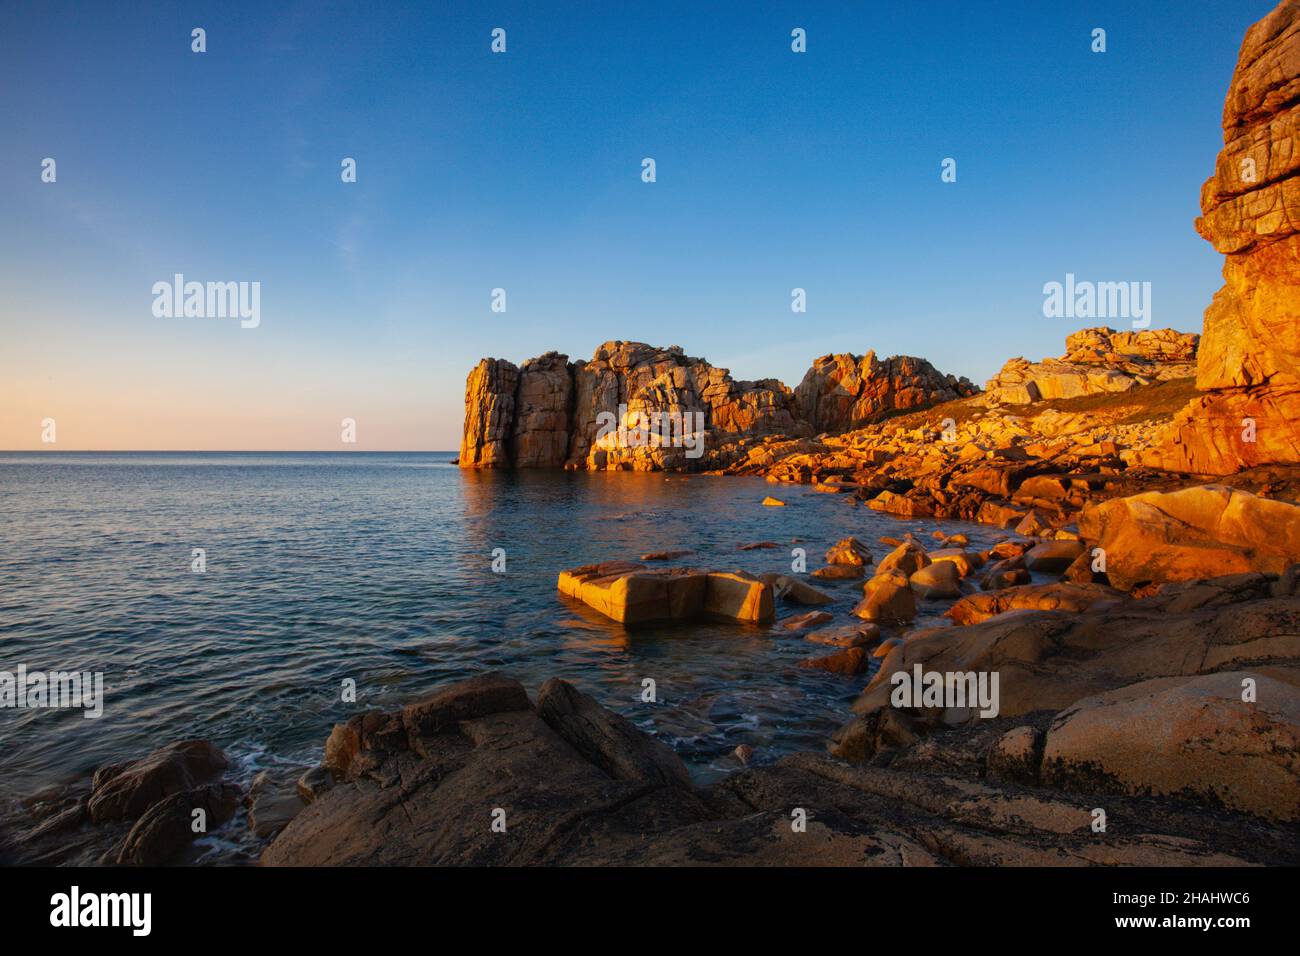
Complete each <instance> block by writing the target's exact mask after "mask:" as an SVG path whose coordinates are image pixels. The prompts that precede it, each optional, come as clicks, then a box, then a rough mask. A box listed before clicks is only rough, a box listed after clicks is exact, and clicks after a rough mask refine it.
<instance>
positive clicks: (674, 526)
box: [0, 452, 1002, 862]
mask: <svg viewBox="0 0 1300 956" xmlns="http://www.w3.org/2000/svg"><path fill="white" fill-rule="evenodd" d="M453 458H454V454H453V453H451V452H445V453H438V452H431V453H366V452H353V453H342V454H340V453H318V454H316V453H260V452H247V453H185V452H174V453H155V452H138V453H91V452H31V453H18V452H10V453H0V671H7V672H10V673H14V672H15V671H16V669H17V668H18V666H19V665H22V666H25V667H26V669H27V670H28V671H29V672H31V671H54V670H61V671H71V670H76V671H83V672H91V673H94V672H100V673H102V674H103V679H104V700H103V713H102V716H100V717H98V718H93V719H92V718H87V717H85V716H83V711H82V710H79V709H72V708H67V709H12V708H5V709H0V800H3V801H9V802H10V803H11V804H12V803H14V802H16V801H18V800H20V799H21V798H22V797H24V796H27V795H30V794H32V793H34V792H36V791H38V790H40V789H42V788H44V787H46V786H49V785H52V784H70V783H77V782H79V781H83V780H84V779H85V778H86V777H87V776H88V775H89V774H91V773H92V772H93V771H94V770H95V768H96V767H98V766H100V765H102V764H106V763H112V762H118V761H122V760H126V759H131V758H134V757H138V756H142V755H144V754H146V753H148V752H149V751H150V750H152V749H154V748H156V747H158V746H160V745H162V744H165V743H167V742H170V741H174V740H182V739H190V738H205V739H208V740H211V741H213V742H214V743H216V744H217V745H218V746H220V747H221V748H222V749H223V750H224V751H225V752H226V754H227V756H228V757H229V758H230V759H231V762H232V767H231V770H230V772H229V773H228V774H227V777H228V779H234V780H235V781H236V782H239V783H242V784H244V785H247V784H248V782H249V781H250V780H251V779H252V777H253V776H254V775H255V774H257V773H258V772H259V771H261V770H263V769H275V770H279V771H284V772H288V771H290V770H292V769H294V768H298V767H307V766H312V765H315V764H316V763H317V762H318V761H319V759H320V757H321V754H322V750H323V745H324V741H325V739H326V737H327V736H328V734H329V731H330V728H331V727H332V725H333V724H335V723H336V722H339V721H343V720H346V719H347V718H348V717H349V716H350V715H351V714H355V713H357V712H359V711H362V710H365V709H370V708H379V709H385V710H391V709H397V708H399V707H401V706H402V705H403V704H405V703H408V702H410V701H412V700H416V699H418V698H420V697H421V696H424V695H426V694H429V693H430V692H432V691H434V690H436V689H438V688H439V687H442V686H444V685H446V684H448V683H451V682H453V681H457V680H461V679H463V678H467V677H471V676H474V675H478V674H483V673H487V672H498V673H504V674H508V675H510V676H513V677H515V678H517V679H518V680H519V681H521V682H522V683H523V684H524V685H525V687H527V688H528V690H529V692H530V694H532V693H535V692H536V690H537V688H538V687H540V686H541V684H542V683H544V682H545V681H546V680H548V679H549V678H552V677H560V678H564V679H566V680H568V681H571V682H573V683H574V684H575V685H577V686H578V687H579V688H580V689H582V690H583V691H585V692H586V693H588V694H591V695H592V696H594V697H595V698H596V699H597V700H599V701H600V702H601V703H602V704H604V705H606V706H608V707H610V708H612V709H614V710H616V711H618V712H620V713H622V714H623V715H625V716H626V717H627V718H628V719H630V720H631V721H633V722H634V723H635V724H636V725H637V726H638V727H640V728H642V729H643V730H645V731H647V732H648V733H650V734H653V735H654V736H655V737H657V738H658V739H660V740H662V741H663V742H665V743H667V744H668V745H670V746H671V747H672V748H673V749H674V750H675V751H676V752H677V753H678V754H679V755H680V756H681V758H682V759H683V760H684V761H685V762H686V764H687V766H688V767H689V768H690V770H691V772H692V774H693V775H694V777H695V778H696V779H697V781H699V782H700V783H707V782H711V781H714V780H716V779H718V778H720V777H722V776H725V775H726V774H729V773H734V772H736V771H737V770H739V769H741V766H742V764H741V763H740V761H739V760H738V759H737V758H736V757H735V756H734V751H735V750H736V748H737V747H738V746H739V745H741V744H746V745H748V746H749V747H752V748H753V757H752V761H753V762H755V763H764V762H770V761H774V760H776V759H779V758H780V757H781V756H782V755H784V754H788V753H792V752H796V751H801V750H818V751H820V750H823V749H824V748H825V746H826V743H827V740H828V738H829V736H830V735H831V734H832V733H833V732H834V731H835V729H836V728H837V727H839V726H840V725H841V724H843V723H844V722H845V721H846V720H847V719H848V718H849V717H850V716H851V713H850V705H851V704H852V701H853V699H854V698H855V697H856V696H857V694H858V693H859V692H860V691H861V689H862V688H863V686H864V685H865V683H866V680H867V678H866V677H856V678H853V677H842V676H834V675H830V674H827V673H824V672H821V671H817V670H808V669H803V668H800V667H799V666H798V664H799V662H800V661H802V660H804V659H806V658H808V657H811V656H815V655H818V654H823V653H829V652H831V651H833V650H834V649H833V648H829V647H825V646H823V645H819V644H813V643H810V642H808V641H806V640H804V639H803V638H802V637H801V636H800V635H798V634H790V633H786V632H783V631H781V630H779V629H778V628H777V627H773V626H755V625H743V624H723V623H697V624H690V625H684V626H673V627H654V628H647V629H638V630H628V629H625V628H624V627H623V626H622V625H619V624H617V623H615V622H612V621H609V620H607V619H605V618H603V617H602V616H601V615H599V614H598V613H596V612H594V611H592V610H590V609H588V608H586V607H584V606H582V605H581V604H579V603H577V602H574V601H573V600H571V599H569V598H566V597H564V596H562V595H560V594H559V592H558V591H557V590H556V577H557V575H558V574H559V573H560V572H561V571H562V570H564V569H566V568H572V567H576V566H578V565H582V564H589V563H592V562H596V561H607V560H614V559H636V558H638V556H640V555H641V554H643V553H646V552H652V551H666V550H683V549H684V550H690V551H691V552H692V554H690V555H688V556H686V557H683V558H680V559H678V560H676V561H673V562H668V563H667V564H666V565H664V566H672V565H680V566H693V567H702V568H708V569H713V570H737V569H740V570H745V571H750V572H754V573H760V572H766V571H779V572H783V573H790V572H791V570H792V568H793V567H794V565H795V562H797V560H798V558H799V552H800V549H802V551H803V552H804V553H805V554H806V562H807V569H808V570H809V571H811V570H813V569H815V568H816V567H819V566H820V565H821V564H822V563H823V556H824V554H825V552H826V550H827V549H828V548H830V546H831V545H832V544H834V543H835V542H836V541H838V540H840V539H842V538H844V537H847V536H848V535H855V536H857V537H858V538H859V539H860V540H861V541H863V542H864V543H865V544H867V545H868V546H869V547H870V548H871V550H872V551H873V553H874V554H875V555H876V558H877V560H878V559H879V558H880V557H881V556H882V555H883V554H884V553H885V552H886V551H887V550H888V547H887V546H886V545H883V544H880V543H879V540H878V539H879V538H880V537H882V536H892V537H899V536H901V535H903V534H904V533H906V532H908V531H911V532H912V533H913V534H915V535H917V536H918V537H921V538H925V539H929V538H930V536H931V534H932V532H933V531H935V530H936V529H938V528H940V527H942V529H943V530H944V531H946V532H948V533H955V532H958V531H960V532H962V533H965V534H966V535H967V536H968V537H969V538H970V539H971V542H972V546H974V547H988V546H990V545H991V544H992V543H993V542H994V541H995V540H997V538H998V537H999V536H1000V535H1001V534H1002V533H1001V532H998V531H997V530H996V529H993V528H989V527H986V526H981V525H974V524H965V523H962V522H953V521H944V522H942V523H940V522H936V521H935V520H933V519H926V520H899V519H896V518H892V517H889V516H886V515H882V514H879V513H877V512H874V511H871V510H870V509H868V508H867V507H865V506H863V505H860V504H856V503H855V502H854V499H853V497H852V496H851V495H841V494H829V493H819V492H816V491H813V490H812V489H811V488H810V487H807V486H790V485H772V484H769V483H767V482H766V481H764V480H763V479H760V478H741V477H724V476H705V475H680V474H664V473H640V472H605V473H587V472H564V471H519V472H505V471H470V470H462V469H460V468H458V467H456V466H455V465H454V464H453V463H452V461H453ZM768 494H775V495H777V496H778V497H780V498H782V499H783V500H784V501H786V503H787V506H786V507H784V508H778V507H764V506H763V505H762V504H761V502H762V500H763V498H764V497H765V496H766V495H768ZM756 542H771V543H772V544H774V545H775V547H769V548H760V549H754V550H741V546H742V545H746V544H752V543H756ZM200 557H201V560H200ZM811 583H814V584H815V585H816V586H818V587H820V588H822V589H823V590H825V591H827V592H828V593H830V594H831V595H832V596H834V597H835V603H834V604H833V605H830V606H829V607H827V608H826V610H829V611H831V612H833V613H834V614H835V616H836V620H835V621H834V622H833V623H834V624H847V623H851V622H852V621H853V618H851V617H850V616H849V611H850V609H851V608H852V607H853V606H854V604H855V603H856V602H857V600H858V599H859V598H860V596H861V582H858V581H844V582H822V581H817V580H815V579H812V580H811ZM945 607H946V602H945V603H944V604H935V605H927V604H923V605H922V609H923V613H922V615H921V617H920V618H919V619H918V621H917V623H916V625H915V626H917V627H924V626H937V625H941V624H943V623H946V622H945V621H944V619H943V618H942V617H940V616H939V615H940V614H941V612H942V610H943V609H944V608H945ZM806 610H809V609H808V608H801V607H790V606H785V605H781V606H780V607H779V609H778V624H779V622H780V620H782V619H785V618H788V617H791V616H794V615H796V614H799V613H803V612H804V611H806ZM647 681H653V688H654V695H653V696H654V698H655V699H654V701H653V702H648V701H646V700H645V699H644V698H645V697H646V696H647V695H646V693H645V691H646V689H647V687H648V686H650V685H648V684H647V683H646V682H647ZM349 682H351V683H349ZM350 686H355V700H352V699H350V698H351V696H352V695H350V694H347V693H345V690H346V689H347V688H348V687H350ZM241 825H242V826H243V827H244V830H245V831H246V829H247V827H246V822H244V821H243V820H242V817H237V818H236V821H233V822H232V823H231V824H229V825H228V827H227V831H226V832H225V833H221V832H218V833H214V834H213V835H211V836H210V837H208V838H207V839H206V848H205V849H204V850H203V852H202V854H201V855H200V861H201V862H234V861H239V860H251V859H254V858H255V856H256V852H257V846H256V845H255V843H254V842H253V841H251V838H250V837H249V836H248V835H247V833H246V832H240V831H239V827H240V826H241Z"/></svg>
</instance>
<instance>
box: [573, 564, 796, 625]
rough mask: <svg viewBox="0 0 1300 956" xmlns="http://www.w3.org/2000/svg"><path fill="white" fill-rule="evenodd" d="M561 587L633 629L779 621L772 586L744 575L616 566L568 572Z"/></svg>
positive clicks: (607, 565)
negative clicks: (708, 619)
mask: <svg viewBox="0 0 1300 956" xmlns="http://www.w3.org/2000/svg"><path fill="white" fill-rule="evenodd" d="M557 588H558V589H559V591H560V593H561V594H565V595H567V596H569V597H572V598H576V599H577V600H579V601H581V602H583V603H584V604H586V605H587V606H588V607H591V608H594V609H595V610H597V611H599V612H600V613H601V614H604V615H605V616H606V617H608V618H610V619H611V620H614V621H618V622H619V623H621V624H623V625H625V626H628V627H634V626H637V625H647V624H667V623H684V622H688V621H695V620H698V619H699V618H701V617H711V618H716V619H722V620H732V621H744V622H750V623H760V624H761V623H767V622H768V621H771V620H772V618H773V616H774V609H773V601H772V587H771V585H770V584H767V583H765V582H763V581H760V580H759V579H757V578H754V577H752V576H750V575H748V574H744V573H743V572H734V573H732V572H710V571H699V570H695V569H692V568H658V569H648V568H646V566H645V565H643V564H635V563H630V562H625V561H611V562H605V563H603V564H589V565H584V566H582V567H580V568H574V569H572V570H569V571H563V572H561V573H560V576H559V579H558V581H557Z"/></svg>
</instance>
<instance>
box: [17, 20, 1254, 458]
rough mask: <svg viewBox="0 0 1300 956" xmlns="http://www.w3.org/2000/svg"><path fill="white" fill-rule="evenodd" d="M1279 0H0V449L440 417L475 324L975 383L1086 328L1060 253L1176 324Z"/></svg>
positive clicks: (413, 437)
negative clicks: (1226, 133) (1235, 106)
mask: <svg viewBox="0 0 1300 956" xmlns="http://www.w3.org/2000/svg"><path fill="white" fill-rule="evenodd" d="M1272 6H1273V3H1272V2H1271V0H1168V2H1165V0H1151V2H1141V3H1139V2H1134V0H1114V2H1112V0H1090V2H1086V3H1082V2H1081V3H1060V2H1046V0H1005V2H994V0H987V2H981V0H971V2H949V3H938V4H936V3H911V2H897V0H891V2H888V3H884V2H840V3H829V2H828V3H822V2H816V3H810V2H801V3H761V2H759V3H755V2H746V3H699V2H680V3H677V2H655V3H646V4H642V3H622V2H610V0H604V2H598V3H597V2H592V3H543V2H527V3H525V2H520V3H494V2H484V0H470V2H454V3H447V2H431V0H421V2H411V3H396V2H385V3H378V2H373V0H371V2H356V3H351V2H349V3H344V2H336V3H326V2H320V3H284V4H280V3H275V4H272V3H265V2H257V3H239V2H229V0H222V2H211V3H188V2H177V0H166V2H156V3H154V2H141V0H133V2H129V3H128V2H108V0H103V2H81V3H67V2H39V3H37V2H7V3H5V4H3V5H0V448H7V449H28V448H32V449H36V448H50V447H54V448H65V449H258V450H261V449H285V450H291V449H292V450H298V449H323V450H340V449H343V448H345V447H355V448H357V449H361V450H365V449H370V450H383V449H394V450H396V449H448V448H454V447H456V446H457V445H458V443H459V438H460V429H461V423H462V416H463V404H462V403H463V395H464V386H465V376H466V373H467V372H468V371H469V369H470V368H471V367H472V366H473V365H474V363H475V362H476V361H477V360H478V359H479V358H480V357H481V356H485V355H492V356H497V357H502V358H508V359H510V360H512V361H515V362H519V361H522V360H523V359H526V358H529V357H531V356H534V355H537V354H540V353H542V352H544V351H547V350H549V349H557V350H559V351H563V352H567V353H568V354H569V355H570V356H571V357H572V358H587V357H590V355H591V353H592V351H593V349H594V348H595V347H596V345H598V344H599V343H601V342H603V341H606V340H609V339H619V338H622V339H635V340H640V341H647V342H651V343H654V344H659V345H671V344H677V345H681V346H682V347H683V348H685V349H686V351H687V353H688V354H691V355H697V356H702V357H704V358H707V359H708V360H709V361H711V362H713V363H714V364H717V365H723V366H726V367H728V368H730V369H731V370H732V373H733V374H734V375H735V376H736V377H737V378H759V377H766V376H776V377H778V378H781V379H782V380H783V381H785V382H786V383H787V384H788V385H791V386H794V385H796V384H797V383H798V381H799V380H800V378H801V377H802V375H803V372H804V371H805V370H806V369H807V367H808V366H809V364H810V363H811V360H812V359H813V358H815V357H816V356H818V355H822V354H825V353H827V352H832V351H851V352H855V353H862V352H865V351H866V350H867V349H875V350H876V352H877V353H878V354H880V355H882V356H884V355H890V354H900V353H901V354H912V355H921V356H924V357H926V358H928V359H930V360H931V361H933V362H934V363H935V364H936V365H937V366H938V367H939V368H940V369H942V370H944V371H950V372H955V373H958V374H963V375H967V376H969V377H971V378H972V379H975V380H979V381H981V382H982V381H983V380H984V379H986V378H987V377H988V376H989V375H991V374H992V373H994V372H995V371H996V370H997V369H998V368H999V367H1000V366H1001V364H1002V362H1003V361H1004V360H1005V359H1007V358H1008V357H1011V356H1013V355H1025V356H1027V357H1030V358H1039V357H1042V356H1044V355H1058V354H1060V353H1061V352H1062V351H1063V340H1064V338H1065V336H1066V335H1067V334H1068V333H1069V332H1071V331H1073V330H1074V329H1075V328H1076V327H1079V326H1082V325H1087V324H1093V323H1088V322H1081V321H1078V320H1070V319H1048V318H1045V317H1044V315H1043V308H1042V305H1043V293H1042V289H1043V285H1044V283H1046V282H1050V281H1054V280H1055V281H1063V280H1064V277H1065V274H1066V273H1067V272H1072V273H1075V274H1076V275H1077V276H1079V278H1080V279H1092V280H1107V281H1149V282H1151V283H1152V308H1153V323H1152V325H1153V327H1164V326H1172V327H1174V328H1177V329H1182V330H1199V329H1200V326H1201V313H1202V311H1203V310H1204V308H1205V306H1206V305H1207V304H1208V303H1209V300H1210V296H1211V294H1212V293H1213V291H1214V289H1215V288H1217V287H1218V285H1219V284H1220V278H1219V270H1220V268H1221V265H1222V260H1221V257H1220V256H1218V255H1216V254H1215V253H1214V252H1213V250H1212V249H1211V248H1210V246H1209V245H1208V244H1207V243H1205V242H1204V241H1203V240H1201V239H1200V238H1199V237H1197V236H1196V234H1195V232H1194V230H1193V228H1192V220H1193V218H1194V217H1195V215H1196V214H1197V212H1198V205H1197V200H1198V195H1199V190H1200V186H1201V183H1202V182H1203V181H1204V179H1205V178H1206V177H1207V176H1208V175H1209V174H1210V173H1211V171H1212V169H1213V162H1214V156H1215V153H1216V152H1217V150H1218V149H1219V147H1220V146H1221V145H1222V133H1221V130H1220V117H1221V113H1222V107H1223V98H1224V94H1225V92H1226V90H1227V85H1228V80H1229V78H1230V76H1231V73H1232V68H1233V65H1234V63H1235V61H1236V55H1237V51H1238V47H1239V45H1240V43H1241V39H1242V35H1243V33H1244V31H1245V29H1246V28H1247V27H1248V26H1249V25H1250V24H1251V23H1253V22H1254V21H1255V20H1257V19H1259V18H1260V17H1261V16H1263V15H1264V14H1265V13H1266V12H1268V10H1269V9H1271V8H1272ZM194 27H202V28H204V29H205V30H206V32H207V52H206V53H202V54H197V53H194V52H192V51H191V30H192V29H193V28H194ZM495 27H501V28H504V29H505V30H506V44H507V45H506V53H504V54H493V53H492V52H491V50H490V42H491V36H490V33H491V31H492V29H493V28H495ZM795 27H802V28H804V29H805V30H806V31H807V44H808V52H807V53H806V54H795V53H793V52H791V49H790V42H791V40H790V32H791V30H792V29H793V28H795ZM1094 27H1102V28H1104V29H1105V30H1106V31H1107V52H1105V53H1104V54H1096V53H1093V52H1091V48H1090V47H1091V36H1090V34H1091V31H1092V29H1093V28H1094ZM47 157H50V158H53V159H55V161H56V163H57V181H56V182H54V183H46V182H42V179H41V163H42V160H43V159H45V158H47ZM344 157H353V158H355V160H356V162H357V182H355V183H343V182H342V181H341V179H340V162H341V160H342V159H343V158H344ZM643 157H653V158H654V159H655V161H656V165H657V182H655V183H652V184H647V183H644V182H642V181H641V161H642V158H643ZM946 157H952V158H954V159H956V160H957V182H955V183H943V182H941V181H940V164H941V162H942V160H943V159H944V158H946ZM178 272H179V273H183V274H184V275H185V276H186V278H187V279H188V280H198V281H246V282H253V281H256V282H260V284H261V316H260V319H261V321H260V325H259V326H258V327H257V328H255V329H243V328H240V326H239V323H238V321H237V320H233V319H224V320H223V319H197V318H159V317H156V316H155V315H154V314H153V305H154V296H153V293H152V287H153V284H154V283H155V282H159V281H171V277H172V276H173V274H175V273H178ZM497 287H500V288H504V289H505V290H506V295H507V299H506V301H507V311H506V312H505V313H494V312H492V311H491V309H490V303H491V292H492V289H494V288H497ZM794 287H802V288H805V289H806V290H807V296H808V311H807V313H806V314H803V315H796V314H793V313H792V312H791V309H790V290H791V289H792V288H794ZM1110 324H1112V325H1116V324H1119V325H1122V324H1123V323H1115V322H1112V323H1110ZM345 417H350V418H354V419H355V420H356V421H357V437H358V442H357V444H356V445H355V446H343V445H342V444H341V443H340V421H341V419H343V418H345ZM45 418H53V419H55V422H56V425H57V439H58V441H57V444H56V445H54V446H50V445H43V444H42V443H41V432H42V430H41V421H42V420H43V419H45Z"/></svg>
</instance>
